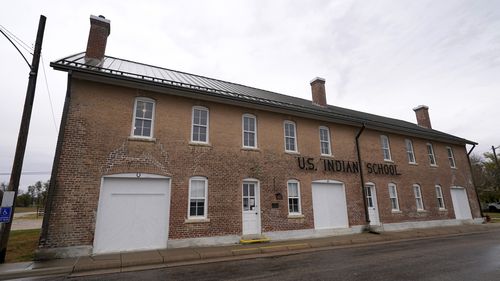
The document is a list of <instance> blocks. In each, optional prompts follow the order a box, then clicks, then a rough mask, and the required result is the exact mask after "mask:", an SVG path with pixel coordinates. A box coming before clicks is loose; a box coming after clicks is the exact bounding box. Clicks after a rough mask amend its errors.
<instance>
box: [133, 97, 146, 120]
mask: <svg viewBox="0 0 500 281" xmlns="http://www.w3.org/2000/svg"><path fill="white" fill-rule="evenodd" d="M135 117H139V118H143V117H144V102H142V101H137V106H136V108H135Z"/></svg>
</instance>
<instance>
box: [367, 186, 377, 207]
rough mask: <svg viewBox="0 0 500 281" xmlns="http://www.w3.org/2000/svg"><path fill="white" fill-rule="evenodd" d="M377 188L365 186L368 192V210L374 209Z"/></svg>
mask: <svg viewBox="0 0 500 281" xmlns="http://www.w3.org/2000/svg"><path fill="white" fill-rule="evenodd" d="M374 188H375V186H374V185H372V184H368V185H366V186H365V190H366V201H367V203H368V208H373V207H374V202H373V189H374Z"/></svg>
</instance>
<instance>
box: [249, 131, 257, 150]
mask: <svg viewBox="0 0 500 281" xmlns="http://www.w3.org/2000/svg"><path fill="white" fill-rule="evenodd" d="M248 146H252V147H255V134H254V133H248Z"/></svg>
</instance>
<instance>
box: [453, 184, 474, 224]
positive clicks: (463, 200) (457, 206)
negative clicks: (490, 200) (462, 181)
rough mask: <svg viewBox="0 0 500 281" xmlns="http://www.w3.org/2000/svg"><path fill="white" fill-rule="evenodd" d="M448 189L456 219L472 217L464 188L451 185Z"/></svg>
mask: <svg viewBox="0 0 500 281" xmlns="http://www.w3.org/2000/svg"><path fill="white" fill-rule="evenodd" d="M450 191H451V201H452V202H453V209H454V210H455V218H456V219H457V220H467V219H472V214H471V212H470V206H469V200H468V199H467V193H466V192H465V188H462V187H452V188H451V189H450Z"/></svg>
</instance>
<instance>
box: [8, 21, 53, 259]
mask: <svg viewBox="0 0 500 281" xmlns="http://www.w3.org/2000/svg"><path fill="white" fill-rule="evenodd" d="M46 19H47V18H46V17H45V16H43V15H40V21H39V23H38V32H37V35H36V42H35V51H34V53H33V60H32V63H31V66H30V73H29V80H28V89H27V91H26V99H25V100H24V110H23V116H22V119H21V127H20V128H19V135H18V137H17V147H16V154H15V156H14V163H13V165H12V173H11V174H10V181H9V187H8V188H7V190H8V191H14V204H13V206H12V217H13V216H14V208H15V206H16V204H15V202H16V197H17V191H18V190H19V180H20V178H21V171H22V169H23V160H24V152H25V151H26V142H27V140H28V131H29V127H30V120H31V111H32V109H33V100H34V99H35V89H36V78H37V75H38V65H39V62H40V53H41V52H42V41H43V33H44V31H45V20H46ZM11 225H12V219H11V221H10V222H9V223H4V224H3V226H2V229H1V230H2V231H1V238H0V239H1V240H0V263H5V255H6V253H7V243H8V242H9V234H10V228H11Z"/></svg>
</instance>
